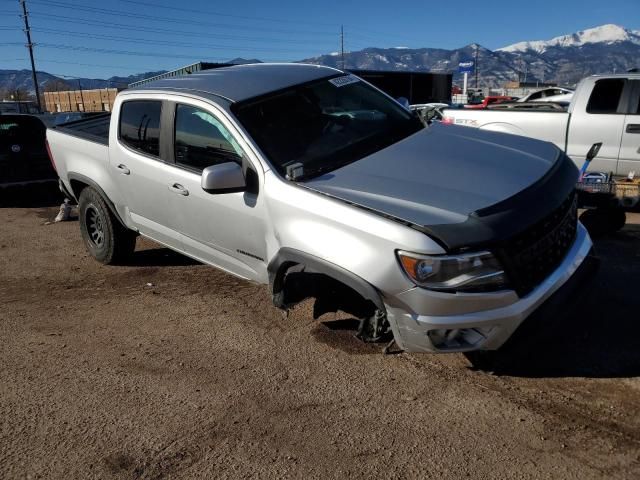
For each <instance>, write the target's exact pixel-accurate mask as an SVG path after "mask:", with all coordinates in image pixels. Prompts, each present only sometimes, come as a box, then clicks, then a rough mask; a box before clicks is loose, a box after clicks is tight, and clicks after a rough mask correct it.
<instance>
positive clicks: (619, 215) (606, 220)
mask: <svg viewBox="0 0 640 480" xmlns="http://www.w3.org/2000/svg"><path fill="white" fill-rule="evenodd" d="M580 221H581V222H582V224H583V225H584V226H585V228H586V229H587V230H588V231H589V234H590V235H591V236H592V237H599V236H601V235H605V234H607V233H614V232H617V231H618V230H620V229H622V227H624V225H625V223H626V222H627V216H626V214H625V212H624V210H623V209H621V208H605V207H601V208H594V209H592V210H587V211H585V212H583V213H582V215H580Z"/></svg>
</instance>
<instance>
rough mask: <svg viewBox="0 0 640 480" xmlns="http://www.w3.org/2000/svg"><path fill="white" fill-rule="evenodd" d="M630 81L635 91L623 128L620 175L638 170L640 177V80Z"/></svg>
mask: <svg viewBox="0 0 640 480" xmlns="http://www.w3.org/2000/svg"><path fill="white" fill-rule="evenodd" d="M629 83H631V84H632V85H633V90H632V92H633V93H632V94H631V98H630V101H629V105H630V107H629V113H628V114H627V115H626V116H625V120H624V128H623V129H622V144H621V146H620V161H619V162H618V175H625V176H626V175H628V174H629V173H630V172H636V177H640V80H634V81H632V82H629Z"/></svg>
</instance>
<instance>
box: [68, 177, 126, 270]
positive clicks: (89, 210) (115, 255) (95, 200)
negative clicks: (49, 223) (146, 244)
mask: <svg viewBox="0 0 640 480" xmlns="http://www.w3.org/2000/svg"><path fill="white" fill-rule="evenodd" d="M78 209H79V220H80V233H81V234H82V239H83V240H84V244H85V247H86V248H87V251H88V252H89V254H91V256H92V257H93V258H95V259H96V260H98V261H99V262H101V263H104V264H115V263H121V262H122V261H123V260H124V259H126V258H127V257H128V256H129V255H131V253H133V250H134V249H135V245H136V234H135V233H134V232H132V231H131V230H129V229H127V228H125V227H123V226H122V224H120V222H119V221H118V219H116V218H115V216H114V215H113V213H111V210H109V207H108V206H107V204H106V202H105V200H104V199H103V198H102V196H101V195H100V194H99V193H98V192H97V191H96V190H95V189H93V188H91V187H87V188H85V189H84V190H82V193H81V194H80V198H79V199H78Z"/></svg>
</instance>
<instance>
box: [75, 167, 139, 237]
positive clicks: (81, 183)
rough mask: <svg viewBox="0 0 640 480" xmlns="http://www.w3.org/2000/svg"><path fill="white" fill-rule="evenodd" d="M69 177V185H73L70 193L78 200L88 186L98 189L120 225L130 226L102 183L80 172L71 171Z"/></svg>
mask: <svg viewBox="0 0 640 480" xmlns="http://www.w3.org/2000/svg"><path fill="white" fill-rule="evenodd" d="M68 178H69V186H70V187H71V190H70V192H69V193H71V194H72V195H73V197H74V199H75V200H76V202H77V201H79V200H80V194H81V193H82V190H84V189H85V188H87V187H91V188H93V189H94V190H96V191H97V192H98V193H99V194H100V196H101V197H102V198H103V199H104V201H105V203H106V204H107V207H108V208H109V210H110V211H111V213H112V214H113V216H114V217H115V218H116V219H117V220H118V222H119V223H120V225H122V226H123V227H125V228H128V227H127V225H126V223H125V222H124V221H123V220H122V218H121V217H120V215H119V214H118V210H116V207H115V205H114V204H113V202H112V201H111V199H110V198H109V196H108V195H107V194H106V193H105V191H104V190H103V189H102V188H100V185H98V184H97V183H96V182H94V181H93V180H91V179H90V178H89V177H86V176H85V175H82V174H80V173H70V174H69V175H68Z"/></svg>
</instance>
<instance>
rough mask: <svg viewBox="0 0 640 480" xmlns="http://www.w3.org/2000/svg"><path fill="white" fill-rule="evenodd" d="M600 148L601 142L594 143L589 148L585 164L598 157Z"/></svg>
mask: <svg viewBox="0 0 640 480" xmlns="http://www.w3.org/2000/svg"><path fill="white" fill-rule="evenodd" d="M600 147H602V142H599V143H594V144H593V145H591V148H590V149H589V151H588V152H587V162H590V161H591V160H593V159H594V158H596V157H597V156H598V152H599V151H600Z"/></svg>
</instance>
